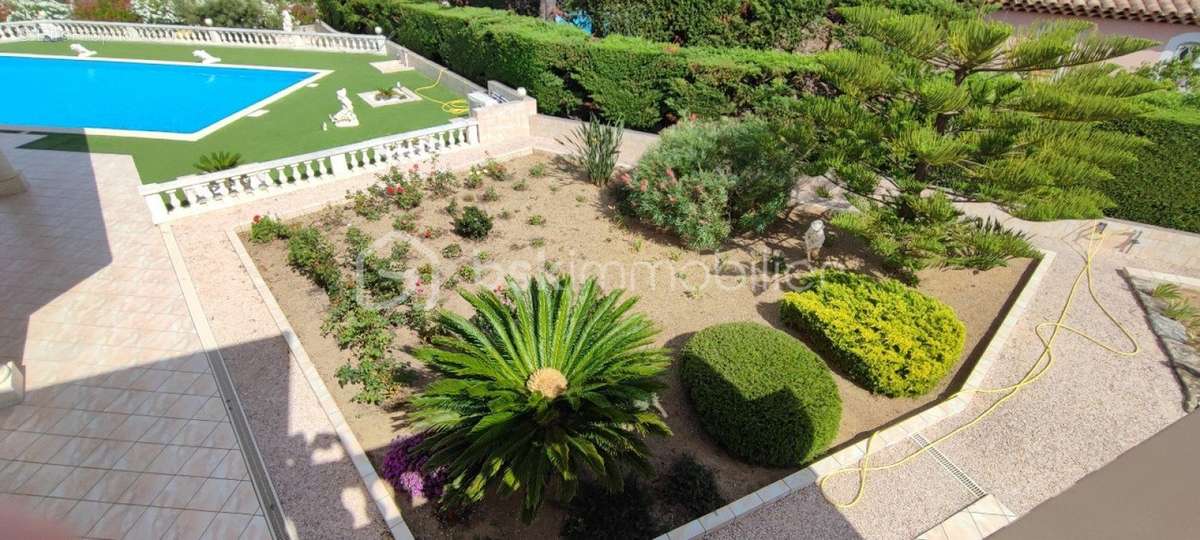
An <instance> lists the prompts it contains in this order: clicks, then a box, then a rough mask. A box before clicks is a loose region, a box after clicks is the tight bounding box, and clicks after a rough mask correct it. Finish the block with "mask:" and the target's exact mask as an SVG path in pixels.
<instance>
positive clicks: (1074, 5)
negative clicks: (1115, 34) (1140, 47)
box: [1000, 0, 1200, 24]
mask: <svg viewBox="0 0 1200 540" xmlns="http://www.w3.org/2000/svg"><path fill="white" fill-rule="evenodd" d="M1000 1H1001V3H1002V4H1003V5H1004V7H1005V8H1006V9H1011V10H1014V11H1030V12H1034V13H1050V14H1055V15H1078V16H1082V17H1103V18H1107V19H1123V20H1129V21H1151V22H1166V23H1177V24H1200V17H1198V15H1200V0H1000Z"/></svg>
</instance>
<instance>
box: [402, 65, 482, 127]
mask: <svg viewBox="0 0 1200 540" xmlns="http://www.w3.org/2000/svg"><path fill="white" fill-rule="evenodd" d="M445 72H446V68H442V69H441V71H438V76H437V80H436V81H433V84H431V85H429V86H422V87H421V88H418V89H416V90H413V93H415V94H417V95H418V96H421V97H423V98H425V99H428V100H429V101H432V102H434V103H437V104H439V105H441V106H442V111H443V112H445V113H446V114H452V115H454V116H462V115H464V114H467V113H469V112H471V104H470V103H467V100H465V99H452V100H450V101H442V100H440V99H433V98H431V97H429V96H427V95H425V94H422V93H421V91H423V90H430V89H432V88H435V87H436V86H437V85H438V84H441V82H442V74H443V73H445Z"/></svg>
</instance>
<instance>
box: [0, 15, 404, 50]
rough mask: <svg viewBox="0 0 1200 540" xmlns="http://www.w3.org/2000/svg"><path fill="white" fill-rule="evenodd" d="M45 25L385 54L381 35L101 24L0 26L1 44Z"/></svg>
mask: <svg viewBox="0 0 1200 540" xmlns="http://www.w3.org/2000/svg"><path fill="white" fill-rule="evenodd" d="M40 25H41V26H40ZM45 25H53V26H54V27H57V28H58V29H60V30H62V32H63V36H64V37H65V38H67V39H77V40H84V41H148V42H154V43H182V44H204V45H213V46H223V47H271V48H282V49H305V50H317V51H336V52H355V53H371V54H381V55H382V54H387V46H386V43H387V38H385V37H383V36H367V35H354V34H326V33H316V32H285V31H282V30H256V29H248V28H217V27H207V26H178V25H170V24H138V23H119V22H104V21H21V22H10V23H0V43H8V42H14V41H37V40H40V39H42V36H43V34H44V33H45V32H44V31H43V28H44V27H45Z"/></svg>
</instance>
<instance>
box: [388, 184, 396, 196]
mask: <svg viewBox="0 0 1200 540" xmlns="http://www.w3.org/2000/svg"><path fill="white" fill-rule="evenodd" d="M385 191H387V194H388V195H395V194H396V186H388V187H387V189H386V190H385Z"/></svg>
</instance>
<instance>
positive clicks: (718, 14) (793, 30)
mask: <svg viewBox="0 0 1200 540" xmlns="http://www.w3.org/2000/svg"><path fill="white" fill-rule="evenodd" d="M573 5H574V6H578V7H582V8H584V9H585V10H586V11H587V12H588V13H589V14H590V15H591V16H592V19H593V21H594V24H593V26H594V27H595V28H596V29H597V30H599V31H600V32H602V33H605V34H623V35H626V36H636V37H640V38H645V39H648V40H651V41H663V42H670V43H678V44H680V45H684V46H691V47H694V46H710V47H752V48H755V49H772V48H776V49H787V50H794V49H798V48H800V47H801V46H802V45H803V44H804V42H805V41H806V40H807V39H808V38H810V37H812V36H813V34H814V33H815V31H816V30H817V28H818V27H819V26H820V23H821V22H822V21H823V20H824V15H825V11H826V9H828V7H829V2H828V0H575V1H574V2H573Z"/></svg>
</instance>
